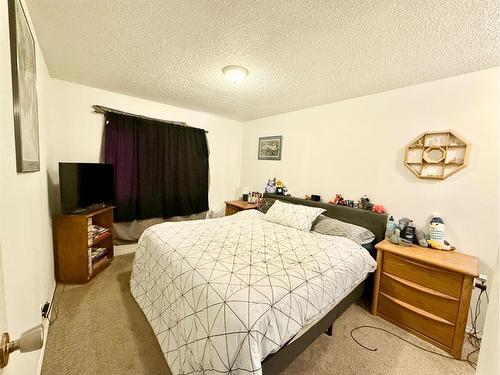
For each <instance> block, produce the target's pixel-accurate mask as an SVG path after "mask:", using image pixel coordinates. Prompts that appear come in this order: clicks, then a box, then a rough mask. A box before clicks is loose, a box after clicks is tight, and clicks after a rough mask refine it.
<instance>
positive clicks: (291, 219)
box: [263, 200, 326, 232]
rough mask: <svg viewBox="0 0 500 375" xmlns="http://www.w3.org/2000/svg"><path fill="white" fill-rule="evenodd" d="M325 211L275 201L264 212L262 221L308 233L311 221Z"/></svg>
mask: <svg viewBox="0 0 500 375" xmlns="http://www.w3.org/2000/svg"><path fill="white" fill-rule="evenodd" d="M325 211H326V210H325V209H323V208H319V207H309V206H303V205H301V204H289V203H284V202H281V201H279V200H277V201H276V202H274V204H273V205H272V206H271V208H270V209H269V210H268V211H267V212H266V214H265V215H264V217H263V219H264V220H266V221H270V222H271V223H276V224H281V225H286V226H287V227H292V228H296V229H299V230H303V231H306V232H309V231H310V230H311V225H312V223H313V221H314V220H316V218H317V217H318V216H319V215H320V214H321V213H322V212H325Z"/></svg>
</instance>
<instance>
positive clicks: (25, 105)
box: [8, 0, 40, 173]
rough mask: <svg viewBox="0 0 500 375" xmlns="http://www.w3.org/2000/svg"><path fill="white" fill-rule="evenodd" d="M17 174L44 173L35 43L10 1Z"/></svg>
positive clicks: (16, 1) (16, 2) (18, 6)
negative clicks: (39, 135) (40, 146)
mask: <svg viewBox="0 0 500 375" xmlns="http://www.w3.org/2000/svg"><path fill="white" fill-rule="evenodd" d="M8 6H9V32H10V55H11V66H12V94H13V109H14V128H15V132H14V134H15V140H16V161H17V163H16V165H17V172H19V173H25V172H36V171H39V170H40V149H39V143H38V101H37V94H36V56H35V40H34V39H33V35H32V34H31V30H30V27H29V24H28V20H27V18H26V14H25V13H24V9H23V7H22V5H21V2H20V1H19V0H8Z"/></svg>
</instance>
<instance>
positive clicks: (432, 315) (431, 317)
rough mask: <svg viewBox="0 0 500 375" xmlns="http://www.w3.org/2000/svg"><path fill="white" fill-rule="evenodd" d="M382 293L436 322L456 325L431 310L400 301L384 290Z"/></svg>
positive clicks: (400, 304) (407, 308)
mask: <svg viewBox="0 0 500 375" xmlns="http://www.w3.org/2000/svg"><path fill="white" fill-rule="evenodd" d="M380 294H381V295H383V296H384V297H385V298H387V299H389V300H391V301H392V302H394V303H395V304H397V305H399V306H401V307H403V308H404V309H406V310H410V311H412V312H414V313H415V314H418V315H421V316H423V317H425V318H429V319H432V320H434V321H436V322H439V323H443V324H446V325H449V326H452V327H454V326H455V324H453V323H452V322H449V321H448V320H446V319H443V318H440V317H439V316H436V315H434V314H431V313H429V312H427V311H425V310H422V309H419V308H418V307H415V306H412V305H410V304H409V303H406V302H403V301H400V300H399V299H397V298H394V297H391V296H388V295H387V294H385V293H383V292H380Z"/></svg>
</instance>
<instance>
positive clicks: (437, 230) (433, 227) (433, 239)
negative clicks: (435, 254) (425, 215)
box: [427, 216, 453, 250]
mask: <svg viewBox="0 0 500 375" xmlns="http://www.w3.org/2000/svg"><path fill="white" fill-rule="evenodd" d="M444 229H445V226H444V221H443V219H441V218H440V217H439V216H434V217H433V218H432V220H431V222H430V224H429V240H427V242H428V243H429V245H430V246H431V247H432V248H434V249H438V250H453V247H452V246H451V245H450V244H449V243H448V241H446V240H445V239H444Z"/></svg>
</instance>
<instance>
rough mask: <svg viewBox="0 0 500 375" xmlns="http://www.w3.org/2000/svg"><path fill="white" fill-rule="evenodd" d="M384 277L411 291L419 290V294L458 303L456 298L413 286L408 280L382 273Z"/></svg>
mask: <svg viewBox="0 0 500 375" xmlns="http://www.w3.org/2000/svg"><path fill="white" fill-rule="evenodd" d="M382 273H383V274H384V275H385V276H387V277H388V278H390V279H393V280H395V281H397V282H399V283H401V284H404V285H406V286H408V287H410V288H413V289H417V290H420V291H421V292H424V293H427V294H432V295H434V296H436V297H441V298H444V299H449V300H451V301H456V302H458V301H459V300H458V298H456V297H452V296H449V295H448V294H444V293H441V292H438V291H437V290H434V289H430V288H427V287H425V286H423V285H419V284H415V283H413V282H411V281H408V280H405V279H402V278H400V277H398V276H394V275H391V274H389V273H386V272H382Z"/></svg>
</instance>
